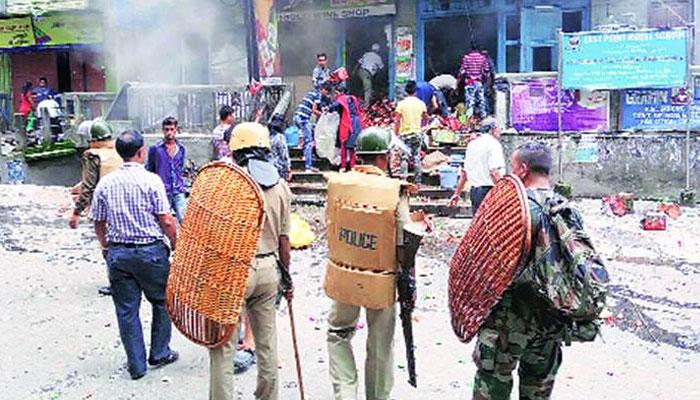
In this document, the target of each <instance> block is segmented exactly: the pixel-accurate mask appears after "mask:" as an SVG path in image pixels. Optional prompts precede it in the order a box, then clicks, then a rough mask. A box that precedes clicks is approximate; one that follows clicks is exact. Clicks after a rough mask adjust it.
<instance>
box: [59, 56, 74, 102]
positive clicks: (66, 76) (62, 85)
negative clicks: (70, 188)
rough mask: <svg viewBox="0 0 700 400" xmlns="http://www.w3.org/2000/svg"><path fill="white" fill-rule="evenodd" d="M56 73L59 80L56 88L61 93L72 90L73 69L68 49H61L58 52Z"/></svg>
mask: <svg viewBox="0 0 700 400" xmlns="http://www.w3.org/2000/svg"><path fill="white" fill-rule="evenodd" d="M56 74H57V76H58V82H56V88H55V89H56V90H58V92H59V93H64V92H70V91H71V83H72V82H71V71H70V53H68V52H67V51H59V52H57V53H56Z"/></svg>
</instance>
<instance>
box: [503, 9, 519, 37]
mask: <svg viewBox="0 0 700 400" xmlns="http://www.w3.org/2000/svg"><path fill="white" fill-rule="evenodd" d="M506 40H520V15H518V14H511V15H506Z"/></svg>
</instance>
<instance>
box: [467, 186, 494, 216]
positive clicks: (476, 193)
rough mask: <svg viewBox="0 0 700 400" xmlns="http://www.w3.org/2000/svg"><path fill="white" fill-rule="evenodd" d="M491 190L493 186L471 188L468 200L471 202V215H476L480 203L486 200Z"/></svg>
mask: <svg viewBox="0 0 700 400" xmlns="http://www.w3.org/2000/svg"><path fill="white" fill-rule="evenodd" d="M491 188H493V186H476V187H472V189H471V191H470V192H469V200H470V201H471V202H472V215H476V212H477V211H478V210H479V207H480V206H481V202H483V201H484V198H486V195H487V194H488V193H489V191H490V190H491Z"/></svg>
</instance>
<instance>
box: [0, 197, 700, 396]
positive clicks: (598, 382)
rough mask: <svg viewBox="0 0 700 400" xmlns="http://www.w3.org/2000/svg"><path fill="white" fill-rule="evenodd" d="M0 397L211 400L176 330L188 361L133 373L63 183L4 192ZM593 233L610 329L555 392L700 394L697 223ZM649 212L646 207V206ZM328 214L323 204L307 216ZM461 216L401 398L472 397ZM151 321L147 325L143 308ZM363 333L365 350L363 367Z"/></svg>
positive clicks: (325, 390)
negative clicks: (460, 272) (456, 299)
mask: <svg viewBox="0 0 700 400" xmlns="http://www.w3.org/2000/svg"><path fill="white" fill-rule="evenodd" d="M0 193H2V195H0V310H2V312H0V332H2V334H0V393H3V395H2V398H6V399H22V400H23V399H51V400H56V399H110V400H112V399H172V400H179V399H182V400H185V399H187V400H190V399H205V398H206V394H207V385H208V357H207V352H206V351H205V350H204V349H203V348H201V347H198V346H195V345H193V344H191V343H189V342H188V341H187V340H186V339H184V338H183V337H182V336H181V335H179V334H175V337H174V340H173V342H174V343H173V347H174V348H176V349H177V350H179V351H180V352H181V360H180V361H178V362H177V363H176V364H174V365H171V366H168V367H166V368H163V369H159V370H152V371H149V373H148V375H147V376H146V377H145V378H144V379H142V380H140V381H138V382H132V381H130V380H129V378H128V374H127V373H126V371H125V369H124V361H125V357H124V353H123V350H122V348H121V344H120V342H119V336H118V333H117V327H116V319H115V316H114V309H113V305H112V302H111V299H110V298H109V297H99V296H98V295H97V292H96V288H97V287H98V286H100V285H102V284H104V283H105V281H106V276H105V271H104V263H103V261H102V260H101V259H100V254H99V249H98V246H97V244H96V242H95V241H94V235H93V234H92V231H91V227H90V226H89V224H88V223H87V222H85V221H84V222H83V225H82V226H81V227H80V229H78V230H77V231H72V230H70V229H68V228H67V216H68V212H69V211H68V210H69V209H68V207H69V205H70V203H69V198H68V195H67V193H66V191H65V189H63V188H38V187H33V186H0ZM582 207H583V209H584V213H585V216H586V222H587V224H588V227H589V231H590V233H591V234H592V235H593V236H594V238H595V241H596V243H597V245H598V247H599V250H600V251H601V252H602V253H603V254H604V255H605V256H606V258H608V259H609V262H608V264H609V269H610V273H611V276H612V288H613V293H612V296H611V301H610V310H611V312H612V314H613V315H614V325H609V326H606V327H605V328H604V331H603V340H598V341H597V342H595V343H593V344H586V345H583V344H578V345H577V344H575V345H573V346H572V347H570V348H566V349H565V352H564V364H563V367H562V369H561V372H560V375H559V379H558V380H557V384H556V387H555V393H554V398H555V399H564V400H569V399H570V400H574V399H577V400H578V399H615V400H619V399H657V398H663V399H689V398H700V384H698V381H697V371H698V370H700V347H699V345H700V304H699V303H698V302H699V301H700V279H698V278H700V276H699V275H700V267H699V266H700V249H698V246H699V245H700V240H698V239H700V231H699V230H698V229H697V225H698V223H700V217H698V214H697V213H695V212H689V213H687V215H684V216H683V217H682V218H681V219H680V220H679V221H675V222H673V223H672V224H671V227H670V230H669V231H668V232H663V233H649V232H643V231H641V230H639V229H638V221H639V216H638V215H637V216H628V217H625V218H622V219H619V218H614V217H610V216H606V215H603V214H601V212H600V211H599V202H597V201H585V202H583V204H582ZM645 207H652V205H651V204H650V203H649V204H641V205H640V206H639V208H640V209H643V208H645ZM300 212H301V213H302V215H304V216H305V217H307V218H308V219H310V220H312V221H313V220H317V221H321V220H322V219H323V214H322V211H321V210H319V209H314V208H307V209H302V210H300ZM467 223H468V222H467V221H464V220H437V221H436V226H437V227H438V229H437V232H436V233H435V236H434V237H432V238H430V239H428V240H427V243H426V245H425V246H424V248H423V249H422V251H421V256H420V258H419V260H418V274H419V286H420V287H419V290H420V296H419V301H418V307H419V310H418V311H417V312H416V313H415V330H416V343H417V346H418V349H417V359H418V371H419V389H418V390H416V389H413V388H412V387H410V386H409V385H408V384H407V383H406V379H405V378H406V376H405V370H404V369H403V368H404V365H405V363H404V361H403V360H404V358H403V357H404V352H403V342H402V339H401V337H400V329H397V336H396V338H397V340H396V345H395V346H396V364H397V366H396V374H395V378H396V386H395V390H394V393H393V397H394V398H395V399H402V400H413V399H415V400H418V399H444V400H449V399H465V398H469V397H470V395H469V393H470V390H471V381H472V379H473V375H474V367H473V364H472V362H471V351H472V348H473V344H469V345H464V344H461V343H459V342H458V341H457V340H456V339H455V336H454V335H453V334H452V330H451V328H450V325H449V317H448V312H447V309H446V277H447V262H448V260H449V256H450V255H451V251H452V250H453V249H454V246H455V242H456V241H458V240H459V236H461V233H462V232H463V231H464V230H465V229H466V224H467ZM313 225H314V227H315V228H316V229H318V230H319V233H320V234H321V238H320V241H319V242H318V243H317V245H316V246H315V247H313V248H311V249H308V250H304V251H297V252H294V255H293V261H294V269H295V271H296V272H295V276H296V281H297V292H296V293H297V295H296V303H295V316H296V318H297V323H298V330H299V335H300V346H301V348H302V349H303V350H302V353H303V354H302V357H303V367H304V373H305V378H306V379H305V383H306V388H307V398H308V399H331V398H332V395H331V391H330V384H329V381H328V377H327V376H328V374H327V357H326V351H325V329H326V328H325V327H326V322H325V318H326V315H327V310H328V307H329V301H328V300H327V299H326V297H325V295H324V294H323V291H322V287H321V286H322V279H323V274H324V268H325V265H324V260H325V252H324V246H325V244H324V242H323V237H322V236H323V232H322V224H320V222H314V223H313ZM142 316H143V319H144V320H145V321H146V324H145V325H146V328H147V329H148V325H149V323H148V321H149V320H150V310H149V308H148V307H147V303H144V307H143V309H142ZM287 321H288V319H287V313H286V309H284V308H282V309H281V310H280V312H279V318H278V324H279V327H280V329H279V348H280V378H281V398H282V399H285V400H286V399H289V400H292V399H297V398H298V396H297V392H296V386H295V383H294V381H295V372H294V367H293V355H292V352H291V345H290V333H289V329H288V322H287ZM365 335H366V327H365V326H364V325H363V324H361V325H360V330H359V334H358V337H356V339H355V341H356V344H357V345H356V347H357V350H358V354H357V358H358V364H360V365H361V364H362V362H361V361H359V360H361V359H362V358H361V357H363V351H362V350H363V349H362V347H363V346H362V344H363V342H364V337H365ZM254 382H255V371H254V370H252V371H250V372H247V373H246V374H243V375H242V376H240V377H238V378H237V379H236V387H237V389H238V390H239V396H238V398H240V399H252V398H253V397H252V392H253V389H254Z"/></svg>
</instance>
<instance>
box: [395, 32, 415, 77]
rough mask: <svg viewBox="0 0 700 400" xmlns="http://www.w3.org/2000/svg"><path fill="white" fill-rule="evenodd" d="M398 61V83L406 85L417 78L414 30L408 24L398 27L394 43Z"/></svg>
mask: <svg viewBox="0 0 700 400" xmlns="http://www.w3.org/2000/svg"><path fill="white" fill-rule="evenodd" d="M394 50H395V58H396V59H395V61H396V85H405V84H406V82H408V81H409V80H411V79H415V61H414V57H413V32H411V28H409V27H407V26H400V27H398V28H397V29H396V42H395V43H394Z"/></svg>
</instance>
